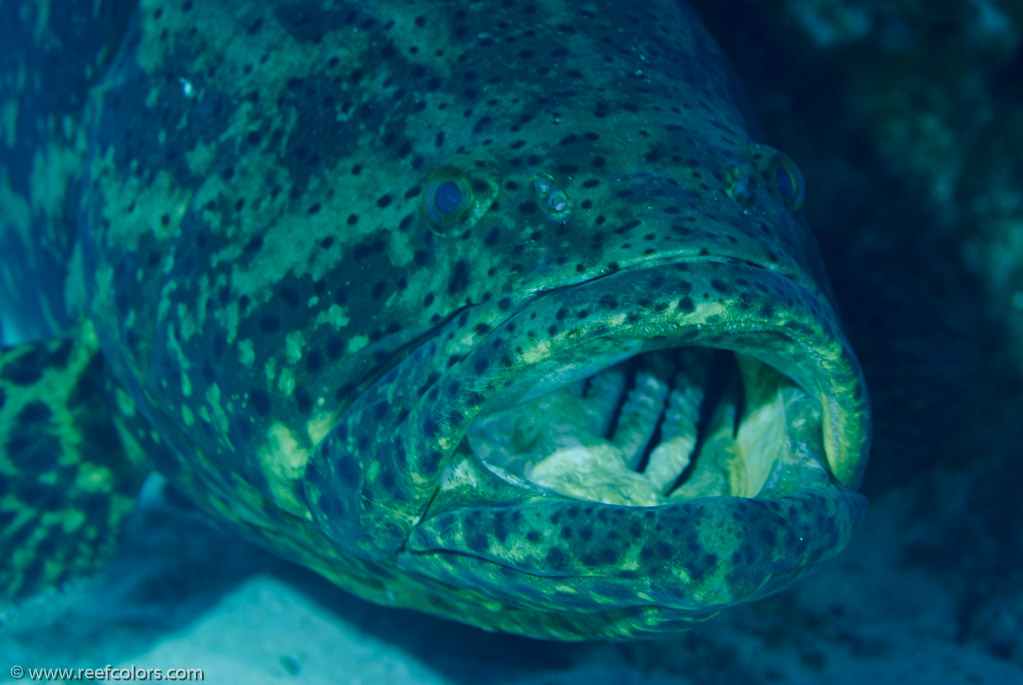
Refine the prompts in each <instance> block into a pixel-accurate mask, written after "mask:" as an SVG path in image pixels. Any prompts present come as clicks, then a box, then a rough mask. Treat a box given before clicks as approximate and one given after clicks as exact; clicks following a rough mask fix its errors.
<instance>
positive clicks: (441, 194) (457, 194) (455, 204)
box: [433, 181, 463, 214]
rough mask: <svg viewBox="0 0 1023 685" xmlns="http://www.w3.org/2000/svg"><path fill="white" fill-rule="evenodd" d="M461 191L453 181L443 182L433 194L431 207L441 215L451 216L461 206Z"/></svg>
mask: <svg viewBox="0 0 1023 685" xmlns="http://www.w3.org/2000/svg"><path fill="white" fill-rule="evenodd" d="M462 199H463V196H462V191H461V189H459V187H458V184H457V183H455V182H454V181H444V182H443V183H441V184H440V185H439V186H437V189H436V190H435V191H434V192H433V206H434V207H435V208H436V209H437V211H438V212H439V213H441V214H451V213H452V212H454V211H455V210H457V209H458V208H459V207H460V206H461V205H462Z"/></svg>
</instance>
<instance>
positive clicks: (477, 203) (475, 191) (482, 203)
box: [422, 153, 501, 238]
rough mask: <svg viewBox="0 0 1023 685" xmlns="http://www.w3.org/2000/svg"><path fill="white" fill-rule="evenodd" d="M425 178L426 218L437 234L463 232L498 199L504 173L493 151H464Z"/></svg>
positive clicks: (430, 227)
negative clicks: (481, 153) (494, 158)
mask: <svg viewBox="0 0 1023 685" xmlns="http://www.w3.org/2000/svg"><path fill="white" fill-rule="evenodd" d="M451 162H452V163H449V164H445V165H444V166H442V167H440V168H438V169H435V170H434V171H432V172H431V173H430V175H429V176H427V177H426V180H425V181H424V182H423V205H422V206H423V210H422V211H423V218H424V219H426V225H427V226H428V227H429V229H430V231H432V232H433V234H434V235H438V236H441V237H442V238H447V237H451V236H457V235H462V234H463V233H465V232H466V231H468V230H469V229H471V228H472V227H473V226H475V225H476V223H477V222H478V221H479V220H480V219H482V218H483V216H484V215H485V214H486V213H487V211H488V210H489V209H490V207H491V206H493V205H494V203H495V202H496V200H497V194H498V192H499V191H500V188H501V173H500V169H499V168H498V166H497V163H496V162H495V161H494V160H493V159H492V158H491V157H490V156H489V155H473V154H471V153H465V154H460V155H458V156H457V157H455V158H453V159H452V160H451Z"/></svg>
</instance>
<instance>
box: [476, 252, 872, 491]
mask: <svg viewBox="0 0 1023 685" xmlns="http://www.w3.org/2000/svg"><path fill="white" fill-rule="evenodd" d="M673 285H674V287H673ZM826 306H827V305H826V301H824V300H823V296H822V295H821V294H820V293H819V292H813V291H811V290H809V289H807V287H806V285H805V284H801V283H799V282H797V281H795V280H794V279H791V278H788V277H785V276H782V275H780V274H777V273H773V272H771V271H769V270H767V269H764V268H761V267H759V266H756V265H751V264H748V263H737V262H720V261H715V260H706V261H699V262H693V261H687V262H682V263H677V264H672V265H661V266H656V267H648V268H645V269H638V270H634V271H626V272H621V273H616V274H613V275H612V276H609V277H605V278H601V279H595V280H593V281H589V282H587V283H585V284H582V285H579V286H574V287H569V288H566V289H564V290H561V291H559V292H557V293H552V294H550V295H548V296H545V297H542V298H540V299H539V300H538V301H536V302H534V303H533V304H532V305H531V306H528V307H526V308H525V309H524V311H522V312H521V313H520V314H519V315H518V316H515V317H512V319H510V320H509V321H508V322H506V324H505V328H508V327H509V325H510V327H512V329H513V330H516V329H515V327H516V322H519V325H521V326H523V327H526V328H527V329H528V328H529V322H540V323H534V324H533V326H532V327H531V328H532V330H527V331H526V332H525V338H526V340H527V341H529V342H531V343H532V345H531V346H530V345H529V342H527V344H526V345H525V346H523V345H517V346H516V357H517V359H514V360H513V363H512V365H511V367H510V368H509V369H507V370H505V376H504V379H503V381H504V382H503V384H502V385H501V387H500V389H498V390H497V391H496V392H492V393H491V394H490V396H489V399H488V401H487V402H486V404H485V405H484V406H483V408H482V409H481V411H480V413H479V414H478V415H477V416H476V418H475V420H474V421H473V422H472V424H471V425H470V426H469V428H468V430H467V431H466V433H465V435H464V437H463V438H462V443H463V444H462V449H463V451H468V452H470V453H472V454H473V455H474V456H475V457H476V458H477V459H478V460H479V461H480V463H482V464H483V465H485V466H486V467H487V468H488V469H489V470H490V471H492V472H494V473H495V474H497V475H499V476H500V477H502V478H504V479H506V480H508V481H509V482H515V483H522V482H523V481H526V482H529V483H532V484H535V485H538V486H541V487H543V488H546V489H549V490H552V491H554V492H556V493H560V494H562V495H565V496H569V497H574V498H578V499H583V500H592V501H598V502H603V503H606V504H618V505H632V506H656V505H660V504H664V503H666V502H669V501H671V500H672V499H674V498H695V497H709V496H739V497H754V496H757V495H758V494H760V493H761V492H762V491H764V490H765V488H766V489H768V491H770V492H772V493H774V495H775V496H777V495H778V494H780V492H781V490H785V488H786V487H788V488H791V487H793V485H794V484H796V483H803V482H811V481H815V480H822V481H824V482H829V483H835V484H841V485H845V486H854V485H855V484H856V481H857V480H858V478H859V474H860V472H861V470H862V458H863V455H864V454H865V450H866V445H865V441H866V430H865V429H864V426H863V425H861V424H860V423H858V422H857V421H856V420H855V419H858V418H861V413H860V412H856V411H853V412H849V411H847V408H849V407H859V406H861V405H862V404H863V401H862V399H863V398H862V378H861V377H860V372H859V368H858V366H857V365H856V363H855V360H854V359H853V358H852V357H851V353H849V351H848V346H847V345H846V344H845V342H844V339H842V338H841V337H840V336H841V334H840V333H839V332H837V330H836V329H835V327H834V326H833V324H832V323H831V322H832V321H833V320H834V316H833V314H832V313H831V311H830V309H825V307H826ZM552 315H553V316H552ZM551 318H553V320H555V321H557V322H561V323H562V324H563V325H560V326H559V325H554V326H548V327H546V328H545V327H544V324H543V323H542V322H545V321H549V320H550V319H551ZM498 335H500V333H499V332H498ZM545 336H549V338H547V339H545ZM482 346H485V341H484V343H483V345H482ZM850 418H852V419H853V421H850V420H849V419H850ZM850 424H851V425H850ZM857 439H858V440H859V444H857ZM793 471H799V472H800V474H799V475H798V476H795V475H794V473H793ZM782 483H787V484H788V485H787V486H786V485H782Z"/></svg>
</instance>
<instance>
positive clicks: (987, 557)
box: [0, 0, 1023, 685]
mask: <svg viewBox="0 0 1023 685" xmlns="http://www.w3.org/2000/svg"><path fill="white" fill-rule="evenodd" d="M690 4H691V5H692V6H693V7H694V9H695V10H696V11H697V13H698V14H699V15H700V16H701V17H702V19H703V20H704V21H705V22H706V23H707V25H708V27H709V29H710V31H711V33H712V34H713V35H714V36H715V38H716V39H717V40H718V42H719V43H720V44H721V45H722V47H723V49H724V51H725V53H726V54H727V55H728V56H729V59H730V61H731V64H732V66H733V67H734V69H735V71H736V73H737V75H738V78H739V81H740V82H741V83H742V84H743V85H744V87H745V96H746V99H747V101H748V105H749V107H750V109H751V110H752V111H753V112H754V114H755V116H756V119H757V120H758V123H759V128H760V138H761V139H762V140H764V141H765V142H768V143H769V144H771V145H772V146H774V147H776V148H778V149H780V150H785V151H786V153H787V154H788V155H789V156H791V157H792V158H793V159H795V160H796V161H797V162H798V164H799V166H800V168H801V169H802V172H803V175H804V177H805V178H806V185H807V198H806V204H805V207H804V208H803V212H804V213H805V215H806V217H807V219H808V220H809V223H810V225H811V226H812V227H813V230H814V235H815V236H816V238H817V241H818V243H819V244H820V247H821V252H822V255H823V259H824V262H825V264H826V266H827V269H828V273H829V275H830V280H831V284H832V290H833V292H834V296H835V299H836V301H837V306H838V310H839V312H840V314H841V317H842V323H843V326H844V328H845V331H846V333H847V335H848V337H849V339H850V341H851V344H852V347H853V349H854V350H855V351H856V353H857V355H858V357H859V359H860V361H861V363H862V365H863V368H864V373H865V376H866V378H867V383H868V386H869V388H870V391H871V397H872V402H873V409H874V442H873V447H872V451H871V459H870V464H869V466H868V469H867V472H866V476H865V479H864V483H863V486H862V491H863V492H864V493H865V494H866V495H867V497H868V498H869V500H870V505H869V508H868V510H867V513H866V515H865V517H864V519H863V521H862V522H861V524H860V525H859V527H858V528H857V530H856V532H855V533H854V535H853V538H852V540H851V542H850V544H849V546H848V547H847V548H846V549H845V550H844V551H843V552H842V553H841V554H840V555H839V556H838V557H837V558H835V559H832V560H829V561H827V562H824V563H822V564H821V565H820V567H819V568H818V569H816V570H815V571H814V572H813V573H812V574H810V575H809V576H807V577H806V578H804V579H802V580H800V581H799V582H797V583H796V584H795V585H794V586H792V587H791V588H789V589H787V590H785V591H783V592H781V593H779V594H777V595H775V596H772V597H769V598H767V599H764V600H761V601H758V602H755V603H752V604H744V605H741V606H738V607H733V608H730V609H728V610H726V611H724V612H722V613H721V614H720V615H719V616H717V617H716V618H714V619H712V620H710V621H708V622H706V623H702V624H699V625H697V626H695V627H694V628H693V629H692V630H690V631H688V632H684V633H678V634H673V635H665V636H663V637H660V638H658V639H656V640H651V641H644V642H632V643H604V642H586V643H581V644H580V643H558V642H550V641H543V640H531V639H527V638H523V637H517V636H511V635H504V634H495V633H488V632H484V631H482V630H479V629H476V628H472V627H469V626H465V625H462V624H460V623H455V622H451V621H447V620H443V619H439V618H434V617H431V616H428V615H425V614H421V613H418V612H415V611H410V610H403V609H390V608H383V607H380V606H377V605H375V604H371V603H368V602H365V601H363V600H361V599H358V598H355V597H353V596H352V595H349V594H347V593H345V592H344V591H342V590H340V589H338V588H337V587H336V586H335V585H333V584H331V583H330V582H328V581H326V580H324V579H323V578H321V577H320V576H318V575H316V574H315V573H313V572H312V571H309V570H307V569H304V568H301V567H299V566H296V565H293V564H291V563H288V562H287V561H285V560H282V559H280V558H278V557H276V556H273V555H271V554H269V553H267V552H265V551H263V550H262V549H259V548H257V547H255V546H253V545H251V544H250V543H248V542H247V541H245V540H243V539H241V538H240V537H239V535H238V534H237V533H236V532H234V531H232V530H229V529H227V528H225V527H223V526H221V525H218V524H217V523H216V522H212V521H210V520H209V519H208V518H207V517H206V516H205V515H204V514H202V513H201V512H199V511H198V510H197V509H196V508H195V507H194V506H193V505H192V504H191V503H190V502H188V501H187V499H186V498H185V497H183V496H181V495H179V494H177V493H176V491H175V490H174V489H173V487H172V486H169V485H168V484H167V483H166V481H164V480H163V479H162V478H161V477H159V476H154V477H151V478H149V479H148V480H147V481H146V485H145V488H144V493H143V497H142V498H141V502H140V506H139V508H138V509H137V510H136V511H135V512H134V513H133V514H132V516H131V518H130V520H129V522H128V524H127V529H126V531H125V535H124V539H123V540H122V541H121V543H120V545H119V547H118V550H117V552H116V553H115V556H114V557H113V559H112V560H111V561H110V562H109V563H108V564H107V565H106V566H105V567H104V568H103V570H102V571H101V572H100V575H99V576H98V578H97V579H96V580H95V582H94V583H92V584H89V585H86V586H84V587H83V588H81V589H77V590H75V591H73V592H71V593H70V594H69V595H67V596H56V597H44V598H41V599H38V600H35V601H33V602H30V603H27V604H25V605H22V606H21V607H19V609H17V610H14V611H10V612H9V613H8V614H7V615H5V616H4V620H5V625H4V627H3V628H2V629H0V678H2V679H4V682H8V680H7V678H8V668H9V667H13V666H14V665H20V666H23V667H24V668H50V667H52V668H59V667H68V668H73V667H80V666H81V667H97V668H103V667H104V666H106V665H107V664H111V665H113V666H117V667H129V668H130V667H131V666H135V667H137V668H165V669H167V668H186V669H195V668H198V669H202V671H203V674H204V676H205V681H206V682H251V683H278V682H313V683H317V682H323V683H334V682H337V683H370V682H385V683H387V682H393V683H476V682H502V683H566V684H568V683H609V684H610V683H643V684H644V685H650V684H651V683H679V684H687V683H693V684H696V683H807V684H809V683H821V682H829V683H838V684H841V683H863V682H872V683H877V684H882V683H1013V682H1023V498H1021V497H1020V496H1019V493H1020V492H1021V490H1023V459H1021V455H1023V422H1020V421H1019V416H1020V413H1021V410H1023V382H1021V380H1023V185H1021V184H1020V182H1019V179H1020V178H1023V174H1021V173H1020V172H1021V171H1023V170H1021V169H1020V166H1021V164H1023V162H1021V161H1020V160H1023V86H1021V85H1020V84H1023V7H1020V6H1019V5H1018V4H1015V3H999V2H995V1H994V0H987V1H985V0H976V1H967V0H962V1H961V2H959V1H955V0H952V1H950V2H944V3H934V4H931V3H920V2H915V1H912V0H891V1H889V2H884V3H882V2H878V1H871V0H863V1H862V2H856V1H853V0H846V1H844V2H843V1H841V0H783V1H781V2H766V1H761V0H720V1H714V0H694V1H692V2H691V3H690ZM0 33H2V28H0ZM0 306H2V304H0ZM11 677H12V680H11V681H10V682H15V679H13V678H14V674H13V672H12V673H11ZM26 680H27V678H26Z"/></svg>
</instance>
